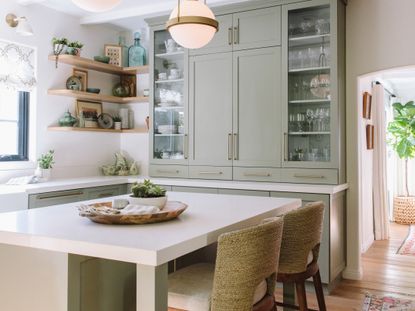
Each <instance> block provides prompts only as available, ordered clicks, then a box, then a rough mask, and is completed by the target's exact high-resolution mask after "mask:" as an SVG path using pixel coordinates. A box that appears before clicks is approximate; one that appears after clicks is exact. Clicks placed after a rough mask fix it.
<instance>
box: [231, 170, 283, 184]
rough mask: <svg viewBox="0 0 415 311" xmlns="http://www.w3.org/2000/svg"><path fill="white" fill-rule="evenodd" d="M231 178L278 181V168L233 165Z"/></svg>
mask: <svg viewBox="0 0 415 311" xmlns="http://www.w3.org/2000/svg"><path fill="white" fill-rule="evenodd" d="M233 179H234V180H250V181H269V182H279V181H280V180H281V177H280V169H276V168H252V167H234V168H233Z"/></svg>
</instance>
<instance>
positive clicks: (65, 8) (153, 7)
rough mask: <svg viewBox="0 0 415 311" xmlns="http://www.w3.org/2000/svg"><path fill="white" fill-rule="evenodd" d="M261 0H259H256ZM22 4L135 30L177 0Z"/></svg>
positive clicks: (217, 0) (33, 0) (30, 0)
mask: <svg viewBox="0 0 415 311" xmlns="http://www.w3.org/2000/svg"><path fill="white" fill-rule="evenodd" d="M246 1H248V0H209V1H208V2H207V3H208V5H209V6H210V7H214V6H219V5H224V4H231V3H239V2H246ZM256 1H261V0H256ZM18 2H19V3H20V4H22V5H32V4H40V5H44V6H47V7H49V8H52V9H54V10H57V11H60V12H64V13H67V14H70V15H74V16H79V17H80V22H81V23H82V24H104V23H110V24H113V25H116V26H119V27H122V28H125V29H128V30H137V29H140V28H141V27H143V26H144V25H145V23H144V18H146V17H152V16H157V15H163V14H168V13H169V12H170V11H171V10H172V9H173V7H174V6H175V5H177V0H122V2H121V4H120V5H118V6H117V7H116V8H114V9H113V10H111V11H108V12H104V13H91V12H87V11H83V10H81V9H80V8H78V7H77V6H76V5H74V4H73V3H72V1H71V0H18Z"/></svg>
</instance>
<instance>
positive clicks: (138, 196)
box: [129, 179, 167, 209]
mask: <svg viewBox="0 0 415 311" xmlns="http://www.w3.org/2000/svg"><path fill="white" fill-rule="evenodd" d="M131 191H132V195H131V196H130V198H129V201H130V204H136V205H146V206H156V207H158V208H160V209H163V208H164V206H165V205H166V202H167V196H166V190H165V189H163V188H162V187H160V186H157V185H155V184H153V183H152V182H151V181H150V180H148V179H145V180H144V182H142V183H135V184H134V185H133V186H132V188H131Z"/></svg>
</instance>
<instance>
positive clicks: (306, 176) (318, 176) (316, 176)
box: [294, 174, 326, 179]
mask: <svg viewBox="0 0 415 311" xmlns="http://www.w3.org/2000/svg"><path fill="white" fill-rule="evenodd" d="M294 177H295V178H313V179H324V178H326V176H324V175H299V174H294Z"/></svg>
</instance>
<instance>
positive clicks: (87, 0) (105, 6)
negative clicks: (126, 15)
mask: <svg viewBox="0 0 415 311" xmlns="http://www.w3.org/2000/svg"><path fill="white" fill-rule="evenodd" d="M72 2H73V3H74V4H75V5H77V6H78V7H80V8H81V9H83V10H85V11H90V12H105V11H109V10H111V9H113V8H115V7H116V6H117V5H118V4H120V2H121V0H72Z"/></svg>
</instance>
